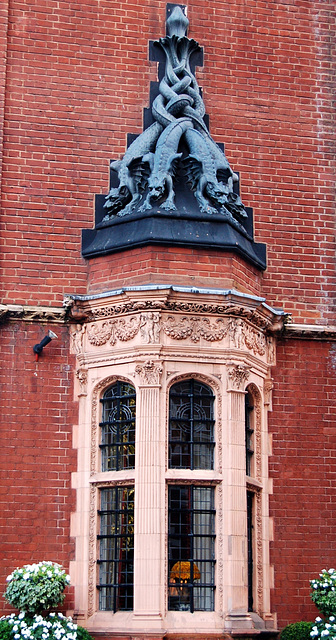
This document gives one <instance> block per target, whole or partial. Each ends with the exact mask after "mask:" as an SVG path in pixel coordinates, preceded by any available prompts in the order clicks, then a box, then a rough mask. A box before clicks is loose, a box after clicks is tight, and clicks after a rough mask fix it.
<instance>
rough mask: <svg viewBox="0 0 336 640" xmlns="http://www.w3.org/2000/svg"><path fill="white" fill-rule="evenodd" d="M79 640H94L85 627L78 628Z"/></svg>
mask: <svg viewBox="0 0 336 640" xmlns="http://www.w3.org/2000/svg"><path fill="white" fill-rule="evenodd" d="M0 640H1V639H0ZM77 640H93V637H92V636H91V635H90V634H89V632H88V630H87V629H84V627H77Z"/></svg>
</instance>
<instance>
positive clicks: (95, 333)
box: [87, 316, 140, 347]
mask: <svg viewBox="0 0 336 640" xmlns="http://www.w3.org/2000/svg"><path fill="white" fill-rule="evenodd" d="M139 327H140V319H139V318H138V317H137V316H131V317H130V318H127V319H126V318H120V319H118V320H105V321H104V322H102V323H100V324H91V325H90V326H89V327H88V329H87V336H88V340H89V342H90V344H92V345H93V346H95V347H100V346H102V345H104V344H106V343H107V342H108V341H110V344H111V345H114V344H115V343H116V339H117V338H118V340H120V341H121V342H126V341H127V340H132V338H134V336H136V334H137V333H138V331H139Z"/></svg>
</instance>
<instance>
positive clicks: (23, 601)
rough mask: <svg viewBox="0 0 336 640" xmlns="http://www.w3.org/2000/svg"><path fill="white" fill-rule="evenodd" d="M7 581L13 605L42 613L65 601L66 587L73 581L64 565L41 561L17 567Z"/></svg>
mask: <svg viewBox="0 0 336 640" xmlns="http://www.w3.org/2000/svg"><path fill="white" fill-rule="evenodd" d="M7 582H8V586H7V589H6V591H5V594H4V596H5V598H6V600H7V601H8V602H9V603H10V604H11V605H12V606H13V607H16V608H17V609H19V610H20V611H29V612H30V613H40V612H41V611H46V610H47V609H51V608H54V607H57V605H59V604H61V603H62V602H63V600H64V594H63V591H64V589H65V587H66V586H67V585H68V584H69V583H70V578H69V576H67V575H66V573H65V571H64V569H62V567H61V565H59V564H56V563H55V562H40V563H39V564H26V565H25V566H24V567H22V569H15V571H13V573H11V575H9V576H8V578H7Z"/></svg>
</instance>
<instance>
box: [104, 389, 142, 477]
mask: <svg viewBox="0 0 336 640" xmlns="http://www.w3.org/2000/svg"><path fill="white" fill-rule="evenodd" d="M135 401H136V396H135V389H134V387H133V386H132V385H131V384H128V383H126V382H121V381H118V382H117V383H116V384H114V385H113V386H112V387H110V388H109V389H107V391H105V393H104V396H103V398H102V400H101V403H102V421H101V423H100V427H101V444H100V449H101V459H102V471H119V470H120V469H134V465H135Z"/></svg>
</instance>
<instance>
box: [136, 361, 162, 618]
mask: <svg viewBox="0 0 336 640" xmlns="http://www.w3.org/2000/svg"><path fill="white" fill-rule="evenodd" d="M135 371H136V373H137V374H138V376H139V378H140V385H139V387H138V404H137V418H136V477H135V514H134V520H135V542H134V543H135V549H134V615H135V616H136V617H138V619H139V622H140V621H141V624H142V625H145V628H147V629H157V628H158V627H159V626H160V624H161V608H162V600H163V597H162V584H163V579H162V578H163V576H162V566H161V557H162V553H161V545H162V533H163V527H164V506H165V493H164V454H165V449H164V443H163V442H161V435H160V431H161V430H160V411H159V409H160V404H159V398H160V384H159V381H160V377H161V373H162V366H161V363H159V362H157V361H147V362H145V363H144V364H141V365H140V364H139V365H137V367H136V369H135Z"/></svg>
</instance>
